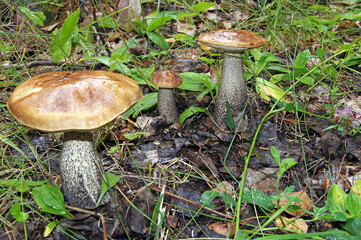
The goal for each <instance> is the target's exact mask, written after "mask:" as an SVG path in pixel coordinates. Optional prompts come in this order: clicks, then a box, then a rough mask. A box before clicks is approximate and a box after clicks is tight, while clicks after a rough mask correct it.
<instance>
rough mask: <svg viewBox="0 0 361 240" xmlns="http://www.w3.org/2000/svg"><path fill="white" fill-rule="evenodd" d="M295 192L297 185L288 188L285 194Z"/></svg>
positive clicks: (284, 191)
mask: <svg viewBox="0 0 361 240" xmlns="http://www.w3.org/2000/svg"><path fill="white" fill-rule="evenodd" d="M294 190H295V185H291V186H289V187H286V188H285V190H283V194H284V195H287V194H289V193H291V192H293V191H294Z"/></svg>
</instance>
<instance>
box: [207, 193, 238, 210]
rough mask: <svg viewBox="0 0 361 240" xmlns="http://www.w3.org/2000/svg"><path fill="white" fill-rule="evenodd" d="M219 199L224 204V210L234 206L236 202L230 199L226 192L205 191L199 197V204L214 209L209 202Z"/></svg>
mask: <svg viewBox="0 0 361 240" xmlns="http://www.w3.org/2000/svg"><path fill="white" fill-rule="evenodd" d="M216 197H221V198H222V199H223V201H224V202H225V203H226V208H231V207H233V206H234V205H235V204H236V201H235V200H234V199H233V198H232V196H231V195H230V194H228V193H226V192H216V191H205V192H204V193H202V195H201V199H200V202H201V204H204V205H205V206H206V207H209V208H214V207H215V206H214V204H212V203H211V201H212V200H213V199H214V198H216Z"/></svg>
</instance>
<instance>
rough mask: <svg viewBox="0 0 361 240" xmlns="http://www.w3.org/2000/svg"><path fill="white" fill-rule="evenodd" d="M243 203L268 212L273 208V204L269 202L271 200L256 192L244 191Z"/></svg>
mask: <svg viewBox="0 0 361 240" xmlns="http://www.w3.org/2000/svg"><path fill="white" fill-rule="evenodd" d="M243 202H247V203H250V204H256V205H257V206H259V207H262V208H264V209H266V210H268V211H271V210H272V209H273V208H274V207H275V204H274V203H273V202H272V201H271V199H270V198H269V197H268V196H267V195H266V194H265V193H263V192H261V191H258V190H248V191H246V192H245V193H244V197H243Z"/></svg>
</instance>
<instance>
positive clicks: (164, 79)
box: [152, 70, 183, 88]
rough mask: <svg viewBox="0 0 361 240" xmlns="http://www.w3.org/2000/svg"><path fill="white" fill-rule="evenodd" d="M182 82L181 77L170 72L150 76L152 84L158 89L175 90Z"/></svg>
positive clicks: (160, 72)
mask: <svg viewBox="0 0 361 240" xmlns="http://www.w3.org/2000/svg"><path fill="white" fill-rule="evenodd" d="M182 82H183V79H182V77H181V76H180V75H179V74H178V73H176V72H174V71H171V70H163V71H159V72H157V73H156V74H154V75H153V76H152V83H153V84H154V85H156V86H158V87H160V88H176V87H178V86H179V85H181V84H182Z"/></svg>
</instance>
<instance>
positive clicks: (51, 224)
mask: <svg viewBox="0 0 361 240" xmlns="http://www.w3.org/2000/svg"><path fill="white" fill-rule="evenodd" d="M57 225H58V222H56V221H52V222H49V223H48V224H47V225H46V227H45V230H44V234H43V236H44V237H48V236H49V235H50V234H51V232H52V231H53V230H54V228H55V227H56V226H57Z"/></svg>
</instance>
